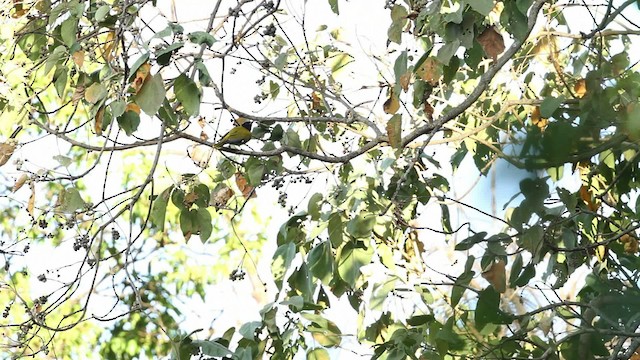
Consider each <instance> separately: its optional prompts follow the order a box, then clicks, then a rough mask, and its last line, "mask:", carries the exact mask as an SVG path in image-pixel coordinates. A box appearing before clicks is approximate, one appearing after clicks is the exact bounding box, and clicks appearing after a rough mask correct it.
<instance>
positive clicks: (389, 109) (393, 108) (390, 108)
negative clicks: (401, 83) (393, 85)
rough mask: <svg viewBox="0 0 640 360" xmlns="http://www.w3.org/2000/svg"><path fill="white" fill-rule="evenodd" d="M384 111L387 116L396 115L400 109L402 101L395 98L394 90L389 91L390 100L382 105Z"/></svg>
mask: <svg viewBox="0 0 640 360" xmlns="http://www.w3.org/2000/svg"><path fill="white" fill-rule="evenodd" d="M382 109H383V110H384V112H385V113H387V114H395V113H396V112H397V111H398V110H399V109H400V100H399V99H398V98H397V97H396V96H394V94H393V89H390V90H389V98H388V99H387V101H385V102H384V104H383V105H382Z"/></svg>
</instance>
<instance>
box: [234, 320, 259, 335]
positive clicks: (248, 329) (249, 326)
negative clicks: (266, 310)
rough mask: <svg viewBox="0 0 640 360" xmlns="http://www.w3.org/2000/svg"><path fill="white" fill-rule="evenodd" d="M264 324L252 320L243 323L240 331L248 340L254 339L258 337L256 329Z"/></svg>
mask: <svg viewBox="0 0 640 360" xmlns="http://www.w3.org/2000/svg"><path fill="white" fill-rule="evenodd" d="M261 326H262V322H260V321H251V322H248V323H246V324H242V326H240V329H239V330H238V332H239V333H240V335H242V337H243V338H245V339H247V340H254V339H255V338H256V336H255V334H256V330H257V329H258V328H260V327H261Z"/></svg>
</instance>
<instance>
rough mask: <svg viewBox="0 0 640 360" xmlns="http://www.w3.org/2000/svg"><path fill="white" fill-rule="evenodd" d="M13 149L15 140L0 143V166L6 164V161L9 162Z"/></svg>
mask: <svg viewBox="0 0 640 360" xmlns="http://www.w3.org/2000/svg"><path fill="white" fill-rule="evenodd" d="M15 149H16V141H15V140H9V141H7V142H5V143H0V166H2V165H4V164H6V163H7V161H9V159H10V158H11V155H13V152H14V151H15Z"/></svg>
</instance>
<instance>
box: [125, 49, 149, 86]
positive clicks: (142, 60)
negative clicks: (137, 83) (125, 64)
mask: <svg viewBox="0 0 640 360" xmlns="http://www.w3.org/2000/svg"><path fill="white" fill-rule="evenodd" d="M147 60H149V53H145V54H142V55H141V56H140V57H139V58H138V59H136V61H135V62H134V63H133V64H132V65H131V70H129V73H130V74H131V77H130V79H129V80H132V79H133V77H134V76H135V75H136V72H137V71H138V68H140V66H142V64H144V63H146V62H147Z"/></svg>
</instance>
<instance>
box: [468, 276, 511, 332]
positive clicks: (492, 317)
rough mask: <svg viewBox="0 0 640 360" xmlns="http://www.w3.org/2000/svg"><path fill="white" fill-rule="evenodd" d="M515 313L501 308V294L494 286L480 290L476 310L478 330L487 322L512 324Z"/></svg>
mask: <svg viewBox="0 0 640 360" xmlns="http://www.w3.org/2000/svg"><path fill="white" fill-rule="evenodd" d="M513 320H514V317H513V315H511V314H508V313H505V312H504V311H502V310H500V294H499V293H498V292H497V291H496V290H494V289H493V287H492V286H489V287H487V288H486V289H484V290H482V291H480V294H479V296H478V303H477V304H476V310H475V322H476V327H477V328H478V330H480V331H482V329H483V328H484V327H485V326H486V325H487V324H510V323H511V322H512V321H513Z"/></svg>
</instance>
